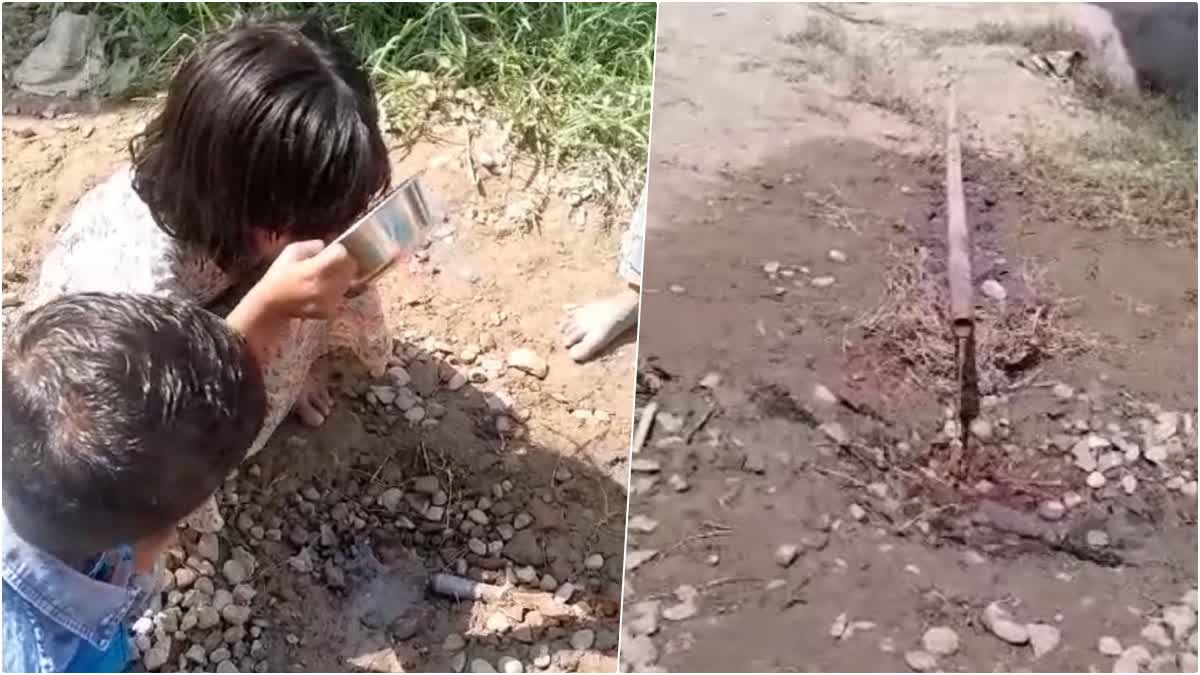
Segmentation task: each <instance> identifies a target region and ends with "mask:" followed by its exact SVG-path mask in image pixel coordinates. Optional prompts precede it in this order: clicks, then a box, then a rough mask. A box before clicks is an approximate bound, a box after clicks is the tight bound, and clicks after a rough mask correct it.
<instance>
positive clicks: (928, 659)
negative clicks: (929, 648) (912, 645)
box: [904, 650, 937, 673]
mask: <svg viewBox="0 0 1200 675" xmlns="http://www.w3.org/2000/svg"><path fill="white" fill-rule="evenodd" d="M904 663H906V664H908V667H909V668H911V669H912V671H913V672H915V673H932V672H933V671H935V670H937V659H936V658H934V656H933V654H930V653H929V652H923V651H920V650H913V651H910V652H905V654H904Z"/></svg>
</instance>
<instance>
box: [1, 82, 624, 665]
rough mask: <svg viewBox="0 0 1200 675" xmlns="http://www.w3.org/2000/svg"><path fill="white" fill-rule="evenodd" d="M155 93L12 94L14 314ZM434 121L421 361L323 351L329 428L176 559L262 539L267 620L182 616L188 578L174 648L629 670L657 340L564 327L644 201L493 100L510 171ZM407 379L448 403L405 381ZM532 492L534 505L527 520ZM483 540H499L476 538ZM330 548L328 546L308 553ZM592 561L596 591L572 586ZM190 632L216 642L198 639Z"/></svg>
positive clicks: (418, 151) (253, 552)
mask: <svg viewBox="0 0 1200 675" xmlns="http://www.w3.org/2000/svg"><path fill="white" fill-rule="evenodd" d="M152 106H153V103H152V102H142V103H138V104H135V105H132V106H129V107H124V108H122V109H120V110H115V111H107V112H102V113H99V114H88V113H84V112H78V113H70V112H68V113H62V114H57V115H55V116H53V117H52V118H51V119H45V118H44V117H40V116H29V115H12V114H8V115H6V116H5V119H4V130H3V133H4V137H3V143H4V145H3V151H4V162H3V169H4V210H3V214H4V305H5V308H6V309H5V312H6V314H7V313H8V312H9V311H10V310H11V309H12V308H14V307H16V306H19V304H20V302H21V298H22V294H23V291H24V289H25V287H26V286H27V285H28V284H29V283H31V282H32V280H33V279H34V278H35V277H36V273H37V267H38V264H39V260H40V257H41V255H42V253H43V251H44V250H45V249H46V247H47V246H48V245H49V243H50V242H51V241H52V239H53V236H54V233H55V231H56V229H57V228H58V227H60V226H61V225H62V224H63V222H64V221H65V219H66V218H67V217H68V215H69V213H70V210H71V208H72V207H73V205H74V203H75V202H76V200H78V198H79V197H80V196H81V195H83V194H84V192H85V191H86V190H88V189H89V188H90V187H92V186H93V185H95V184H97V183H98V182H99V181H101V180H102V179H104V178H106V177H107V176H109V175H110V174H111V173H112V172H113V170H114V169H115V168H117V167H118V166H119V165H120V164H121V163H122V162H124V161H126V152H125V147H126V143H127V142H128V139H129V138H130V136H131V134H133V133H134V132H135V131H136V130H137V129H138V128H139V126H140V125H141V124H143V123H144V120H145V119H146V117H147V115H148V114H149V111H150V110H151V109H152ZM431 136H432V138H431V139H430V140H427V141H424V142H421V143H419V144H417V145H416V146H414V147H411V148H400V147H397V148H396V149H395V154H394V164H395V166H394V168H395V175H396V176H398V177H403V176H407V175H411V174H413V173H416V172H418V171H424V176H425V180H426V181H427V183H428V185H429V187H430V188H431V189H432V191H433V193H434V194H435V195H437V196H438V197H439V198H440V199H441V200H442V201H443V202H444V204H445V206H446V207H447V211H448V212H449V214H450V218H449V219H448V223H447V224H446V225H444V226H441V227H439V228H438V229H436V230H434V231H433V232H432V240H433V243H432V245H431V246H430V247H429V248H428V249H426V250H424V251H422V252H420V253H419V254H418V255H416V256H414V258H413V259H411V260H410V261H408V264H407V265H406V266H405V267H404V268H402V269H398V270H397V271H394V272H392V273H391V274H390V275H389V276H387V277H385V278H383V279H382V280H381V281H380V282H379V285H380V287H381V289H382V291H383V296H384V299H385V304H386V305H387V316H388V320H389V323H390V331H391V333H392V335H393V337H394V339H395V345H396V348H395V354H396V358H395V361H394V363H393V366H396V367H399V368H402V369H403V373H402V377H403V378H404V379H407V380H409V383H408V384H407V386H400V385H403V384H404V383H403V382H399V381H397V377H401V376H397V375H396V373H395V371H393V372H392V373H391V374H389V376H388V378H387V379H386V380H384V381H371V380H370V378H369V377H368V376H367V375H366V374H364V373H362V372H360V371H359V370H358V369H356V368H354V367H353V364H349V363H346V362H343V361H329V362H327V363H325V364H324V365H323V367H326V368H329V369H331V370H332V371H333V372H334V373H335V374H336V375H337V376H338V377H340V382H341V383H342V385H341V393H342V396H341V397H340V399H339V408H338V412H337V413H336V414H335V415H334V416H333V417H332V418H331V419H330V420H329V421H328V422H327V423H326V425H325V426H324V427H323V428H321V429H318V430H315V431H311V430H307V429H304V428H302V427H300V426H298V425H297V424H295V423H294V422H289V423H287V424H285V426H284V427H283V428H282V429H281V430H280V431H279V432H278V433H277V434H276V435H275V437H274V439H273V441H272V443H271V445H270V446H268V448H267V449H265V450H264V451H263V452H262V453H261V454H260V455H258V456H256V457H255V458H254V459H253V460H252V461H251V462H250V463H248V464H247V466H246V467H245V468H244V469H243V470H242V471H241V472H240V475H239V476H237V477H236V478H234V479H231V480H230V481H229V482H228V483H227V485H226V487H225V489H224V490H223V492H222V496H221V503H222V509H223V513H224V516H225V518H226V520H227V522H228V525H227V526H226V528H225V530H224V531H222V533H221V535H220V541H219V543H220V554H219V557H217V558H213V559H211V561H209V560H203V559H202V558H203V556H202V554H201V553H200V549H199V547H198V542H197V539H196V536H195V535H194V534H189V533H187V532H184V537H183V544H182V546H183V548H182V549H181V550H179V551H177V552H176V555H175V556H174V557H173V558H172V560H171V562H170V566H171V567H172V568H173V569H175V570H176V571H175V574H176V576H178V575H180V574H182V572H180V571H179V570H181V569H183V568H184V567H187V568H191V569H195V570H199V573H200V574H201V576H204V575H206V574H211V573H212V572H213V565H216V569H222V565H223V564H226V563H227V561H229V560H230V559H238V560H241V561H242V562H243V563H244V565H243V567H248V568H249V569H250V570H251V579H250V581H249V583H250V584H251V586H252V587H253V588H254V589H256V590H257V594H256V595H253V601H252V602H251V603H250V606H251V607H252V609H253V615H252V616H253V618H252V620H251V624H250V625H252V628H251V630H250V636H249V637H245V632H244V631H241V632H239V631H238V630H237V627H236V626H234V627H231V628H229V629H228V630H227V631H226V633H224V634H222V632H221V630H220V628H221V627H220V626H218V627H217V629H216V630H215V631H208V632H202V631H196V630H195V629H193V631H192V632H191V633H187V634H186V635H185V633H186V631H180V632H173V631H172V630H171V629H170V628H168V629H165V632H163V631H164V629H163V620H164V617H165V616H166V615H168V614H170V613H171V612H172V611H174V612H175V614H174V619H169V618H168V619H166V620H167V621H168V622H171V621H177V620H178V619H179V618H180V614H179V612H178V610H172V609H171V608H172V606H173V605H172V603H173V602H176V603H177V602H180V601H181V598H180V595H178V594H177V595H175V596H174V597H172V595H171V594H170V593H164V596H163V599H162V603H161V604H162V605H163V606H164V608H163V610H164V611H162V612H158V613H157V614H152V616H153V620H154V622H155V623H154V625H155V629H154V635H155V636H156V637H157V641H156V643H155V644H159V643H164V644H168V645H170V644H172V643H171V638H174V647H173V648H170V656H169V659H167V661H168V662H167V664H166V665H164V666H162V667H161V670H163V671H175V670H181V669H187V670H212V669H213V668H214V666H215V660H216V659H217V658H218V657H217V656H212V655H213V654H215V652H213V649H214V648H220V647H221V644H222V639H224V642H225V648H226V649H227V651H226V652H225V653H224V656H223V657H222V658H227V657H228V654H229V653H230V651H229V650H232V654H233V659H232V660H231V661H228V662H227V663H226V664H224V665H225V666H226V667H227V666H228V665H229V664H230V663H232V664H233V665H234V666H235V667H236V668H238V669H241V670H244V671H246V672H249V671H250V670H258V671H260V672H264V671H281V670H302V671H335V672H336V671H345V670H352V671H382V672H388V671H391V672H408V671H421V670H426V671H428V670H432V671H445V670H447V669H455V670H463V669H464V668H469V669H471V670H473V671H475V670H477V669H479V668H483V667H485V666H486V667H491V668H497V669H501V670H502V669H503V667H504V665H505V659H517V660H519V661H520V662H521V663H522V664H523V667H524V668H525V670H526V672H532V671H536V670H579V671H607V672H612V671H613V670H615V668H616V665H615V664H616V662H615V657H616V637H617V623H618V609H619V603H620V590H619V589H620V581H621V572H622V567H623V565H622V554H623V544H624V531H623V526H624V521H625V506H626V491H625V484H626V481H627V475H628V469H627V448H628V438H629V423H630V415H631V406H630V398H631V396H632V393H633V366H634V364H633V360H634V351H635V349H634V345H633V338H632V336H629V337H628V338H627V339H625V340H624V341H621V342H619V343H618V344H617V345H615V346H614V347H613V348H612V349H610V350H609V351H608V352H607V353H605V354H603V355H602V357H601V358H599V359H598V360H596V361H594V362H592V363H589V364H587V365H582V366H580V365H576V364H574V363H572V362H571V361H570V359H569V358H568V357H567V355H566V353H565V351H563V350H560V349H559V348H558V346H557V343H556V342H557V335H558V332H557V324H558V321H559V317H560V314H561V311H562V307H563V305H565V304H566V303H573V302H586V301H588V300H591V299H593V298H596V297H601V296H603V295H605V294H609V293H611V292H613V291H615V290H618V289H620V288H621V287H622V284H623V282H622V281H621V280H620V279H619V278H618V277H617V275H616V255H617V249H618V247H617V237H618V236H619V234H620V229H621V226H622V222H621V221H620V219H621V218H627V217H628V215H629V209H625V212H624V213H620V214H617V218H618V220H617V221H616V223H615V225H613V226H611V227H610V226H609V225H608V224H607V223H606V222H605V217H604V216H603V213H602V210H601V209H600V208H599V207H598V206H596V205H595V204H592V203H591V202H583V203H581V204H578V205H577V206H576V207H573V206H571V205H570V203H571V202H574V201H575V200H573V199H572V198H571V197H570V195H569V194H567V191H566V190H565V189H561V188H562V186H564V185H567V184H568V183H569V182H570V179H571V178H572V176H570V175H569V174H565V173H564V174H560V175H558V176H555V177H553V178H551V177H548V176H546V175H544V174H540V173H537V172H535V171H534V170H533V169H532V168H531V167H532V166H533V163H532V162H529V161H526V160H525V159H524V158H522V157H520V156H519V155H518V154H517V153H515V152H514V151H513V149H512V148H511V147H509V146H508V145H507V144H506V143H505V141H504V134H503V132H502V130H501V129H500V128H499V127H498V126H497V125H495V124H489V123H484V124H483V126H482V127H481V129H478V130H476V136H475V138H474V141H473V143H474V146H473V147H474V150H475V152H476V153H482V152H489V153H491V154H492V155H493V156H494V157H495V158H497V159H498V162H497V168H496V170H495V171H494V172H492V171H486V170H484V169H483V168H482V167H479V165H478V163H477V165H476V166H477V167H478V168H479V171H480V172H481V173H480V178H481V190H482V192H483V193H484V194H485V195H486V196H483V195H481V194H480V193H479V192H477V191H476V188H475V187H474V186H473V185H472V182H471V179H470V178H469V172H468V169H467V166H466V163H465V161H464V158H465V157H466V153H467V150H466V137H465V135H464V130H463V129H462V128H461V127H456V126H446V127H439V128H435V129H434V130H433V131H432V134H431ZM522 347H524V348H529V349H532V350H534V351H535V352H536V353H537V354H538V355H540V356H541V357H542V358H544V359H545V360H546V362H547V363H548V364H549V374H548V375H547V376H546V377H545V378H544V379H538V378H536V377H532V376H529V375H526V374H523V373H521V372H519V371H516V370H509V369H506V368H505V366H504V361H505V359H506V357H507V355H508V354H509V353H510V352H511V351H512V350H514V349H518V348H522ZM456 375H458V376H459V378H458V379H457V381H456V378H455V376H456ZM464 379H465V380H466V381H465V383H464V381H463V380H464ZM380 387H382V388H383V390H385V391H390V392H391V393H390V397H389V400H388V401H383V399H382V398H381V397H382V396H384V395H385V394H381V393H379V392H380ZM397 392H400V398H406V397H414V398H412V399H410V403H408V405H409V406H412V405H413V403H412V402H411V400H415V401H417V402H418V405H417V406H416V407H418V408H421V409H422V410H424V411H426V419H424V420H419V421H411V420H412V418H411V417H406V412H405V409H399V408H395V407H392V406H390V405H383V404H384V403H389V402H390V398H392V397H396V396H397ZM396 405H399V403H397V404H396ZM422 406H423V407H422ZM411 410H412V408H407V411H409V412H411ZM422 476H425V477H428V476H433V477H435V478H436V480H435V481H434V484H433V487H434V488H436V491H431V490H430V489H429V488H428V487H424V488H422V487H420V484H421V481H420V480H419V478H420V477H422ZM427 480H429V479H427ZM422 490H426V492H422ZM401 494H403V496H404V498H403V499H399V497H398V495H401ZM388 495H392V496H391V497H389V496H388ZM430 500H432V501H433V504H432V505H437V504H438V503H439V502H440V503H441V504H442V506H440V507H439V508H442V509H444V512H443V514H442V516H441V517H440V518H435V517H433V516H432V515H431V514H432V510H431V506H432V505H431V503H430ZM475 511H480V513H479V514H475V513H474V512H475ZM521 514H525V515H526V516H529V517H531V519H532V523H531V524H529V525H528V526H525V525H523V524H518V523H519V522H521V521H522V515H521ZM514 531H515V532H514ZM318 533H319V542H318ZM306 542H307V543H306ZM514 542H518V543H519V544H520V546H518V545H517V544H514ZM484 544H487V551H486V552H485V553H483V554H482V555H481V554H479V552H477V551H475V549H474V547H475V546H483V545H484ZM501 547H503V548H502V550H501ZM309 555H310V556H311V557H310V559H309V564H308V565H307V566H306V565H304V564H303V563H302V562H298V561H296V560H295V558H297V557H300V556H309ZM514 561H517V562H514ZM210 562H211V563H212V564H209V563H210ZM306 568H307V569H306ZM256 569H257V570H258V571H254V570H256ZM517 570H520V572H521V575H530V577H531V578H521V576H520V575H517ZM435 571H450V572H455V573H458V574H465V575H467V576H470V577H472V578H476V579H484V580H488V581H493V582H496V583H504V582H505V580H506V575H507V576H508V577H512V576H514V575H517V576H518V580H517V584H516V589H517V595H516V597H515V598H510V599H508V600H506V601H504V602H501V603H491V604H489V603H483V602H479V603H475V602H461V603H456V602H451V601H448V600H445V599H436V598H433V597H431V596H429V595H428V594H427V593H426V590H425V585H426V582H427V580H428V578H429V574H430V573H432V572H435ZM212 577H213V578H214V579H215V580H216V583H217V585H218V586H220V585H221V584H223V583H224V582H223V581H222V580H221V575H220V574H215V575H212ZM548 577H552V578H548ZM189 583H190V582H189ZM232 583H233V582H232V581H230V584H231V585H232ZM572 584H573V586H574V589H575V590H574V593H573V594H572V593H570V592H566V591H564V590H563V587H564V586H569V585H572ZM172 585H174V584H172ZM197 588H198V587H197ZM211 588H212V585H211V584H209V589H210V591H211ZM539 588H540V589H548V591H542V590H539ZM176 590H177V591H183V590H184V587H183V586H182V584H179V585H177V586H176ZM568 590H569V589H568ZM550 591H558V593H559V596H560V597H559V599H557V600H556V599H554V598H553V597H552V595H553V594H552V592H550ZM221 592H222V591H220V590H218V594H219V593H221ZM238 597H239V601H241V596H238ZM188 598H189V595H188V593H186V592H185V593H183V594H182V602H183V603H184V604H183V607H184V608H185V609H186V608H188V607H190V605H188V604H187V603H188V602H189V599H188ZM198 602H200V603H203V602H205V600H204V599H203V598H201V599H200V600H198ZM213 602H214V605H215V603H216V601H215V600H214V601H213ZM183 623H184V624H186V623H188V620H187V618H186V613H185V614H184V619H183ZM172 627H174V626H172ZM229 630H232V631H233V632H234V635H233V639H232V640H231V637H230V634H229V632H228V631H229ZM160 633H161V634H160ZM454 636H457V637H454ZM459 638H462V639H463V640H460V639H459ZM147 639H148V638H147ZM146 644H147V645H148V644H149V642H147V643H146ZM188 645H193V646H194V645H202V646H203V647H204V649H203V650H201V652H200V656H199V657H197V659H198V661H197V659H192V658H191V657H189V656H187V655H185V653H184V652H185V650H187V649H188V648H189V647H188ZM143 646H145V645H143ZM204 651H207V652H208V653H209V655H210V657H211V658H210V659H209V660H205V658H204ZM485 661H486V664H485V663H484V662H485ZM468 664H469V665H468ZM510 667H511V666H510ZM480 672H482V671H480Z"/></svg>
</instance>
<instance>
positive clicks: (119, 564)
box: [0, 510, 151, 666]
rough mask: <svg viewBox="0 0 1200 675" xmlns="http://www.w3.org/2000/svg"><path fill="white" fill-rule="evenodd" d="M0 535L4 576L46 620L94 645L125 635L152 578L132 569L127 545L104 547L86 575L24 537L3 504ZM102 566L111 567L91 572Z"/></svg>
mask: <svg viewBox="0 0 1200 675" xmlns="http://www.w3.org/2000/svg"><path fill="white" fill-rule="evenodd" d="M0 537H2V539H0V549H2V551H3V555H2V559H0V572H2V574H3V577H4V582H5V583H6V584H8V586H9V587H10V588H12V590H14V591H16V593H17V594H19V595H20V596H21V597H22V598H24V600H25V601H26V602H28V603H29V604H30V605H32V606H33V608H34V609H36V610H37V611H38V613H39V614H41V615H42V617H44V618H45V620H47V621H52V622H54V623H56V624H58V625H59V626H61V627H62V628H65V629H66V630H68V631H70V632H71V633H73V634H74V635H76V636H78V637H79V638H81V639H83V640H86V641H87V642H88V643H90V644H91V645H92V646H94V647H95V648H96V649H99V650H106V649H108V648H109V646H110V645H111V644H112V641H113V639H114V638H118V637H119V638H124V635H123V634H122V632H121V627H122V625H123V623H124V621H125V620H126V619H127V618H128V617H129V616H130V614H131V613H132V612H133V610H134V609H136V608H139V607H140V606H141V605H142V603H144V602H145V601H146V600H147V599H148V597H149V594H150V593H149V591H150V588H151V586H150V585H149V582H150V580H149V579H147V578H145V577H144V576H143V575H138V574H135V573H134V565H133V555H132V551H131V550H130V549H129V548H128V547H124V548H122V549H117V550H113V551H109V552H106V553H104V554H103V555H102V556H101V557H100V559H99V560H98V561H97V563H96V566H95V567H94V568H93V569H92V574H93V576H89V575H88V574H85V573H83V572H81V571H79V570H77V569H74V568H72V567H71V566H70V565H68V564H67V563H65V562H63V561H62V560H59V559H58V558H56V557H54V556H52V555H50V554H49V553H46V552H45V551H42V550H40V549H38V548H37V547H35V546H34V545H33V544H30V543H29V542H27V541H25V540H24V539H22V538H21V536H20V535H19V534H17V533H16V531H14V530H13V529H12V526H11V524H10V523H9V521H8V517H7V516H5V515H4V513H3V511H2V510H0ZM103 567H107V568H108V571H109V572H110V573H109V574H108V576H107V579H108V580H107V581H100V580H98V579H97V578H94V577H95V576H100V575H99V574H98V573H99V572H100V570H101V569H103ZM40 618H41V617H39V619H40ZM47 627H49V626H47ZM60 665H64V666H65V665H66V664H60Z"/></svg>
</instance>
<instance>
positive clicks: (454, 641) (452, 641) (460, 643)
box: [442, 633, 467, 652]
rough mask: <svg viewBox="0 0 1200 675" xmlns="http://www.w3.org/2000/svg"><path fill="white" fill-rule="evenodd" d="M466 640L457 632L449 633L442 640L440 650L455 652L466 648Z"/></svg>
mask: <svg viewBox="0 0 1200 675" xmlns="http://www.w3.org/2000/svg"><path fill="white" fill-rule="evenodd" d="M466 647H467V641H466V639H464V638H463V636H461V635H459V634H458V633H451V634H449V635H447V636H446V639H445V640H443V641H442V650H443V651H447V652H457V651H461V650H463V649H466Z"/></svg>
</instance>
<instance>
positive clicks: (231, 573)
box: [221, 559, 250, 586]
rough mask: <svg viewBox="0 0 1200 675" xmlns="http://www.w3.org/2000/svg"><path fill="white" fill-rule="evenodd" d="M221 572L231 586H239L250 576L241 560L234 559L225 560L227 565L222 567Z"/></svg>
mask: <svg viewBox="0 0 1200 675" xmlns="http://www.w3.org/2000/svg"><path fill="white" fill-rule="evenodd" d="M221 573H222V574H223V575H224V576H225V581H228V582H229V584H230V585H231V586H237V585H238V584H240V583H242V582H243V581H245V580H246V579H248V578H249V577H250V574H249V571H248V570H247V569H246V567H245V565H243V564H242V563H241V561H239V560H232V559H230V560H226V561H225V565H224V566H223V567H221Z"/></svg>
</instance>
